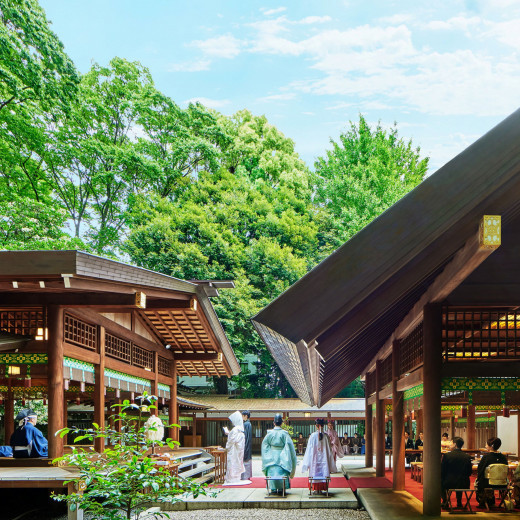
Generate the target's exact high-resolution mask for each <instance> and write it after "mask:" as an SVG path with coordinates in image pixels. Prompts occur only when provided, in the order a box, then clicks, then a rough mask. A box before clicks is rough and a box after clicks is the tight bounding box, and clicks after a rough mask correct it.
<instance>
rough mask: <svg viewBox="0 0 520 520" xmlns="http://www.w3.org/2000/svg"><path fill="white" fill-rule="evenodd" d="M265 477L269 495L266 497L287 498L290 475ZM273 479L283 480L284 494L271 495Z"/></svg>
mask: <svg viewBox="0 0 520 520" xmlns="http://www.w3.org/2000/svg"><path fill="white" fill-rule="evenodd" d="M264 478H265V487H266V489H267V495H266V497H267V498H269V497H278V498H285V497H286V496H287V493H286V492H285V490H286V485H287V483H288V482H289V477H264ZM273 480H281V481H282V495H281V496H280V495H278V494H273V495H271V489H270V488H269V483H270V482H271V481H273Z"/></svg>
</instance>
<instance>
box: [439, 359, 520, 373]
mask: <svg viewBox="0 0 520 520" xmlns="http://www.w3.org/2000/svg"><path fill="white" fill-rule="evenodd" d="M518 374H520V361H513V360H496V361H450V362H448V363H444V364H443V366H442V371H441V375H442V377H518Z"/></svg>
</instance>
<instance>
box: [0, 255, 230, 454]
mask: <svg viewBox="0 0 520 520" xmlns="http://www.w3.org/2000/svg"><path fill="white" fill-rule="evenodd" d="M221 285H222V284H221ZM229 285H230V284H229V283H228V286H229ZM217 287H218V282H217V283H215V284H213V283H212V282H210V281H205V282H203V283H200V284H198V283H197V282H187V281H183V280H179V279H176V278H172V277H170V276H166V275H163V274H159V273H156V272H153V271H149V270H146V269H141V268H138V267H133V266H130V265H126V264H123V263H120V262H117V261H114V260H108V259H105V258H100V257H97V256H94V255H90V254H86V253H83V252H79V251H3V252H0V365H2V366H3V370H2V373H1V374H0V376H1V379H2V381H1V382H0V395H1V397H2V399H3V402H4V405H5V419H4V424H5V436H4V438H5V439H7V442H9V438H10V434H11V433H12V431H13V427H14V420H13V419H14V400H15V399H16V400H22V401H24V400H26V401H27V404H26V406H30V401H29V400H30V399H33V398H41V399H45V400H47V401H48V415H49V420H48V421H49V422H48V432H49V435H48V440H49V457H57V456H60V455H61V454H62V453H63V448H64V442H63V439H61V438H60V437H59V436H58V437H55V436H54V432H56V431H57V430H59V429H60V428H62V427H64V425H65V422H66V417H67V403H70V402H74V403H77V404H80V403H82V402H88V403H93V405H94V422H96V423H98V424H105V420H106V417H107V415H109V414H110V413H111V411H110V409H109V405H110V404H112V403H115V402H120V401H121V400H123V399H133V398H134V397H135V396H136V395H139V394H141V393H142V392H144V391H146V392H148V394H152V395H157V396H158V397H159V404H160V405H161V406H167V407H168V413H169V421H170V423H176V422H177V419H178V403H177V376H183V377H186V376H188V377H189V376H227V377H230V376H232V375H234V374H237V373H239V371H240V367H239V364H238V362H237V360H236V358H235V355H234V353H233V351H232V349H231V347H230V345H229V342H228V340H227V338H226V336H225V334H224V331H223V329H222V326H221V324H220V322H219V321H218V318H217V316H216V314H215V311H214V309H213V306H212V304H211V302H210V300H209V298H208V295H210V296H216V295H217V294H218V292H217V290H216V288H217ZM192 404H193V403H190V408H191V405H192ZM177 433H178V432H177V428H173V431H171V432H170V436H172V438H177ZM95 448H96V449H97V450H98V451H99V450H102V449H103V446H102V445H101V443H99V444H98V445H96V446H95Z"/></svg>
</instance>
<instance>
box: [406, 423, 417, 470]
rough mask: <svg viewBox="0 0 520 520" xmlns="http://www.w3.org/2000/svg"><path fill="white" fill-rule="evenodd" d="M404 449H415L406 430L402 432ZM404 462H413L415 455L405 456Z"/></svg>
mask: <svg viewBox="0 0 520 520" xmlns="http://www.w3.org/2000/svg"><path fill="white" fill-rule="evenodd" d="M404 449H405V450H414V449H415V445H414V443H413V439H411V438H410V434H409V433H408V432H407V431H406V430H405V432H404ZM404 460H405V462H406V464H410V462H412V461H414V460H415V455H406V456H405V458H404Z"/></svg>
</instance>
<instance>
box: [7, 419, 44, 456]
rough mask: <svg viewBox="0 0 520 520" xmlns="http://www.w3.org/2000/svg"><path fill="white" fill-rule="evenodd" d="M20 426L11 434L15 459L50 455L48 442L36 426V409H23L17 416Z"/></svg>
mask: <svg viewBox="0 0 520 520" xmlns="http://www.w3.org/2000/svg"><path fill="white" fill-rule="evenodd" d="M15 420H16V421H18V427H17V428H16V430H15V431H14V433H13V434H12V435H11V440H10V444H11V447H12V448H13V457H14V458H15V459H28V458H36V457H48V456H49V451H48V446H49V444H48V442H47V439H46V438H45V437H44V436H43V433H42V432H41V431H40V430H39V429H38V428H36V423H37V421H38V416H37V414H36V412H35V411H34V410H31V409H26V410H22V411H21V412H20V413H19V414H18V415H17V416H16V419H15Z"/></svg>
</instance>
